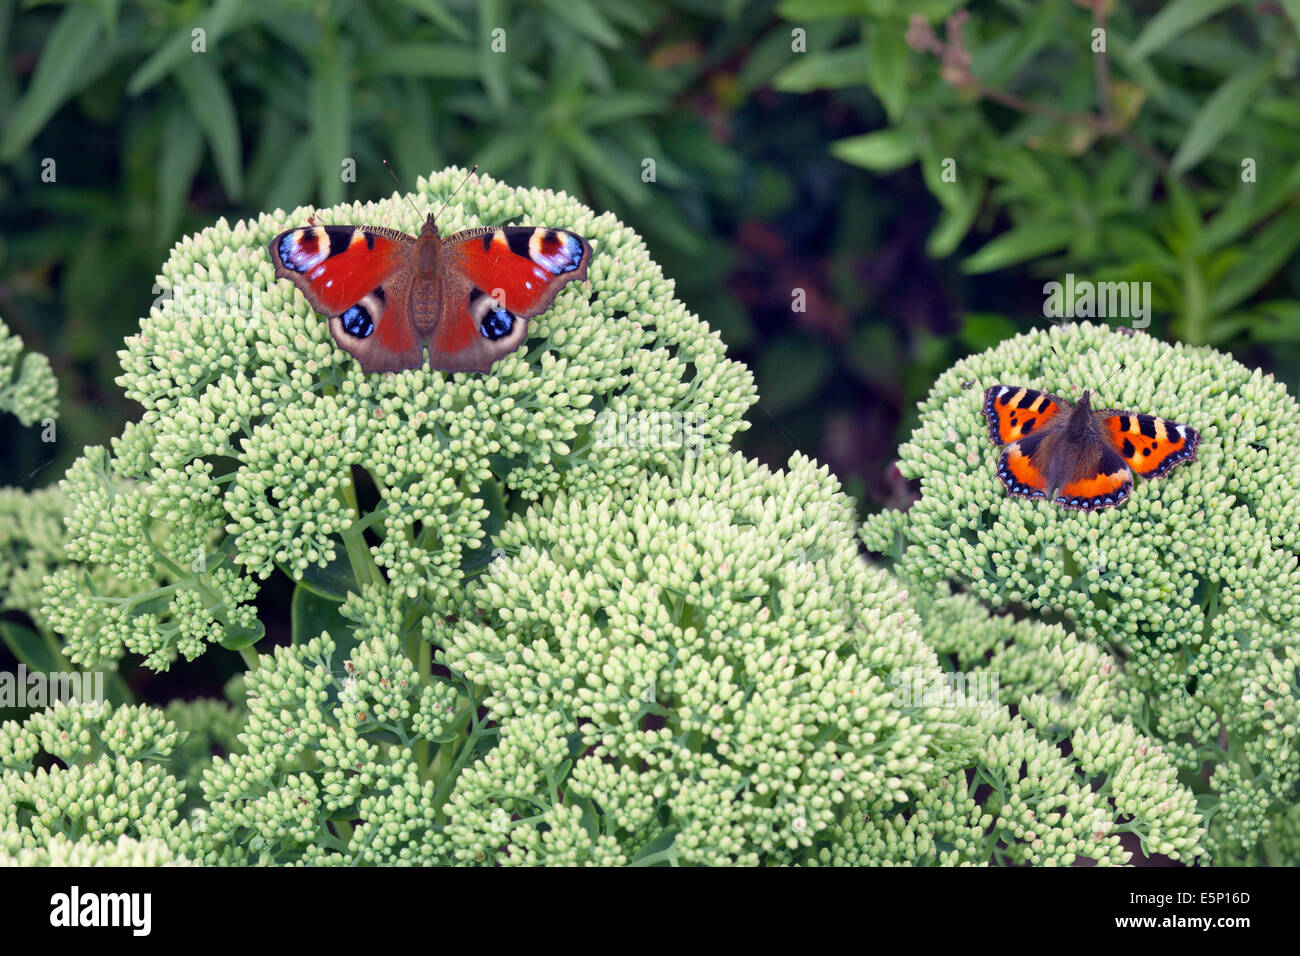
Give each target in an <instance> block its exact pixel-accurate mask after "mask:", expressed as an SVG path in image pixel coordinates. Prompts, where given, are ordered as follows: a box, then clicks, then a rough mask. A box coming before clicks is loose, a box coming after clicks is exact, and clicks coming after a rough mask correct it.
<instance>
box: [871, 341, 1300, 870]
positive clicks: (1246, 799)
mask: <svg viewBox="0 0 1300 956" xmlns="http://www.w3.org/2000/svg"><path fill="white" fill-rule="evenodd" d="M1121 363H1123V364H1124V369H1123V371H1122V372H1119V373H1116V374H1113V375H1112V373H1114V372H1115V369H1116V368H1117V366H1119V365H1120V364H1121ZM1108 377H1109V381H1106V380H1107V378H1108ZM972 381H973V382H974V383H975V385H974V387H966V384H965V383H970V382H972ZM1103 381H1106V384H1105V385H1104V387H1103V386H1102V383H1103ZM1072 382H1073V383H1077V385H1078V386H1079V387H1081V388H1088V387H1093V388H1101V389H1102V393H1101V395H1100V396H1099V397H1098V402H1104V403H1105V404H1106V405H1110V406H1114V407H1118V408H1130V409H1141V410H1144V411H1146V412H1149V413H1152V414H1158V415H1162V416H1167V417H1169V418H1173V419H1176V420H1178V421H1181V422H1187V423H1188V424H1191V425H1193V426H1194V427H1196V428H1198V429H1199V430H1200V432H1201V435H1202V442H1201V446H1200V450H1199V453H1198V460H1197V462H1195V463H1194V464H1191V465H1184V466H1182V467H1180V468H1178V469H1176V470H1175V471H1174V472H1173V473H1171V475H1170V476H1169V477H1167V478H1164V479H1162V480H1160V481H1153V482H1142V481H1139V483H1138V485H1137V487H1136V488H1135V489H1134V492H1133V494H1132V497H1131V498H1130V500H1129V501H1128V502H1127V503H1126V504H1124V505H1122V506H1120V507H1117V508H1109V509H1105V510H1102V511H1099V512H1095V513H1091V514H1087V513H1083V514H1080V513H1067V512H1064V511H1062V510H1061V509H1059V508H1053V507H1051V506H1049V505H1047V504H1045V503H1042V502H1030V501H1026V500H1024V499H1020V498H1012V497H1008V496H1007V495H1006V493H1005V491H1004V489H1003V488H1002V485H1001V483H1000V482H999V481H998V479H997V477H996V475H995V474H994V461H995V459H996V457H997V453H996V451H995V450H994V449H993V447H992V446H991V445H990V444H989V440H988V429H987V424H986V422H985V420H984V417H983V416H982V415H981V413H980V407H981V404H982V401H983V389H984V388H985V387H986V386H989V385H993V384H999V383H1008V384H1023V385H1027V386H1030V387H1034V388H1041V389H1045V390H1047V391H1051V392H1055V393H1057V394H1060V395H1062V396H1063V397H1067V396H1069V395H1071V394H1072V388H1073V386H1072V384H1071V383H1072ZM1296 447H1300V406H1297V404H1296V401H1295V399H1294V398H1293V397H1292V396H1290V395H1289V394H1288V393H1287V390H1286V388H1285V387H1284V386H1283V385H1282V384H1281V383H1279V382H1277V381H1274V380H1273V379H1272V378H1270V377H1269V376H1266V375H1264V374H1262V373H1260V372H1259V371H1252V370H1250V369H1248V368H1246V367H1245V366H1243V365H1241V364H1239V363H1237V362H1235V361H1234V360H1233V359H1232V358H1231V357H1230V356H1227V355H1223V354H1221V353H1219V352H1216V351H1213V350H1211V349H1196V348H1191V347H1186V346H1182V345H1179V346H1169V345H1166V344H1164V343H1162V342H1160V341H1158V340H1156V339H1154V338H1152V337H1150V336H1148V335H1146V334H1144V333H1137V334H1135V335H1131V336H1130V335H1126V334H1120V333H1119V332H1115V331H1111V330H1108V329H1105V328H1102V327H1098V326H1094V325H1089V324H1084V325H1079V326H1070V327H1064V328H1053V329H1051V330H1050V331H1037V332H1034V333H1031V334H1027V335H1022V336H1019V337H1017V338H1015V339H1011V340H1009V341H1007V342H1005V343H1003V344H1001V345H999V346H998V347H996V348H994V349H991V350H989V351H988V352H985V353H983V354H980V355H976V356H973V357H971V358H969V359H966V360H964V361H962V362H959V363H957V365H955V366H954V367H953V368H952V369H950V370H949V371H948V372H947V373H945V374H944V375H943V376H941V377H940V379H939V380H938V382H937V383H936V384H935V386H934V388H933V389H932V391H931V393H930V395H929V396H928V397H927V398H926V400H925V401H924V402H923V403H922V405H921V422H920V424H919V426H918V427H917V429H916V431H915V432H914V433H913V435H912V437H911V439H910V440H909V441H908V442H907V443H906V444H904V445H903V446H902V448H901V449H900V451H899V457H900V462H899V468H900V470H901V471H902V472H903V474H904V475H906V476H907V477H910V478H916V479H919V480H920V488H921V497H920V500H919V501H917V502H916V503H915V504H914V505H913V506H912V507H911V508H910V509H908V510H907V511H906V512H886V513H884V514H882V515H878V516H875V517H873V518H872V519H870V520H869V521H868V522H867V524H866V526H865V528H864V530H863V535H864V538H865V539H866V541H867V543H868V546H869V547H870V548H871V549H872V550H874V551H877V552H880V553H882V554H886V555H889V556H891V557H893V558H894V559H896V562H897V570H898V572H899V573H900V574H901V575H902V576H903V578H904V579H905V580H906V581H908V582H909V587H910V588H912V589H913V590H914V591H917V592H918V593H935V592H936V591H937V590H938V589H941V588H942V587H943V586H945V583H946V582H950V581H952V582H957V583H958V584H960V585H961V586H962V587H963V588H965V589H967V590H968V591H969V592H970V594H972V595H973V596H974V597H976V598H978V599H979V600H980V601H982V602H984V603H985V604H986V605H988V606H990V607H994V608H1016V609H1021V610H1023V611H1025V612H1028V613H1030V614H1033V615H1035V616H1039V617H1043V618H1047V619H1049V620H1061V621H1063V622H1065V624H1066V625H1067V626H1068V627H1069V629H1070V630H1072V631H1074V632H1075V633H1077V634H1079V635H1081V636H1083V637H1085V638H1087V639H1088V640H1090V641H1092V642H1093V643H1094V644H1096V645H1097V646H1098V647H1108V648H1109V647H1114V648H1117V649H1118V651H1119V656H1120V658H1121V660H1122V661H1123V665H1122V666H1123V667H1124V669H1125V672H1126V674H1127V680H1128V683H1129V684H1130V685H1131V687H1132V688H1133V689H1134V690H1135V691H1136V692H1137V696H1136V698H1135V699H1134V700H1133V701H1132V703H1131V705H1130V708H1129V711H1130V714H1131V715H1132V717H1133V718H1134V719H1135V720H1137V721H1139V722H1140V725H1141V726H1144V727H1147V728H1148V729H1149V731H1150V733H1151V735H1152V736H1153V737H1154V738H1156V739H1157V740H1158V741H1160V742H1161V745H1162V746H1163V747H1164V748H1165V749H1166V750H1167V752H1168V753H1169V754H1170V755H1171V756H1172V757H1173V759H1174V760H1175V762H1176V764H1177V766H1178V767H1179V768H1180V769H1181V770H1183V771H1186V772H1194V771H1197V770H1199V769H1201V768H1202V767H1204V766H1206V765H1207V764H1208V765H1209V767H1210V768H1211V770H1212V773H1211V775H1210V777H1209V781H1208V786H1207V788H1206V789H1207V794H1206V799H1207V800H1208V801H1209V803H1208V805H1209V806H1212V807H1213V812H1212V813H1211V815H1210V823H1209V840H1210V845H1211V846H1212V848H1213V853H1214V857H1215V859H1216V860H1219V861H1223V862H1227V861H1231V860H1254V861H1263V860H1267V861H1269V862H1272V863H1281V862H1284V861H1289V862H1293V863H1294V862H1295V861H1297V859H1300V835H1298V834H1297V832H1296V827H1295V824H1294V820H1293V817H1294V814H1293V813H1292V812H1291V810H1290V809H1289V808H1290V807H1291V805H1292V802H1293V800H1294V788H1295V781H1296V778H1297V776H1298V775H1300V750H1297V747H1296V741H1295V727H1296V726H1297V722H1298V719H1300V699H1298V697H1297V693H1296V689H1295V688H1296V684H1297V667H1298V666H1300V626H1298V625H1297V621H1298V620H1300V565H1298V563H1297V558H1298V556H1300V470H1297V467H1296V464H1295V459H1294V457H1293V455H1294V449H1295V448H1296Z"/></svg>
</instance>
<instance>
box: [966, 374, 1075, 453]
mask: <svg viewBox="0 0 1300 956" xmlns="http://www.w3.org/2000/svg"><path fill="white" fill-rule="evenodd" d="M1068 407H1069V406H1067V405H1066V403H1065V402H1063V401H1062V400H1061V399H1059V398H1057V397H1056V396H1055V395H1049V394H1047V393H1046V392H1039V391H1035V390H1034V389H1032V388H1019V387H1017V386H1015V385H990V386H989V387H988V389H986V390H985V392H984V415H985V416H986V417H987V418H988V420H989V438H991V439H993V444H995V445H1009V444H1011V443H1012V442H1014V441H1019V440H1020V439H1022V438H1024V437H1025V436H1026V435H1028V434H1029V433H1030V432H1032V431H1034V430H1035V429H1039V428H1042V427H1043V425H1045V424H1046V423H1047V422H1049V421H1051V420H1052V418H1053V417H1055V416H1056V415H1058V414H1060V412H1061V410H1062V409H1064V408H1068Z"/></svg>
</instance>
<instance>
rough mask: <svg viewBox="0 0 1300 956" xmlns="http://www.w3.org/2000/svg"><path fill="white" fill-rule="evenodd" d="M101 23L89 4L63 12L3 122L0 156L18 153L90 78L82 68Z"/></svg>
mask: <svg viewBox="0 0 1300 956" xmlns="http://www.w3.org/2000/svg"><path fill="white" fill-rule="evenodd" d="M103 26H104V22H103V17H102V16H101V15H100V13H99V12H98V11H96V10H95V9H94V8H93V7H84V6H71V7H68V9H66V10H64V11H63V13H62V14H61V15H60V17H59V19H58V22H57V23H55V24H54V29H52V30H51V31H50V35H49V37H48V38H47V39H46V41H45V46H44V47H43V48H42V49H41V59H40V61H39V62H38V63H37V64H36V71H35V73H33V74H32V81H31V83H30V84H28V86H27V90H26V92H24V93H23V97H22V99H21V100H19V102H18V105H17V106H16V107H15V108H14V112H13V115H12V116H11V117H9V118H8V119H6V121H5V127H6V129H5V134H4V139H3V140H0V159H3V160H12V159H13V158H14V157H16V156H17V155H18V154H19V153H20V152H22V150H23V149H24V148H25V147H26V146H27V144H28V143H30V142H31V141H32V140H33V139H34V138H35V137H36V134H37V133H39V132H40V131H41V129H42V128H43V127H44V126H45V123H46V121H47V120H48V119H49V118H50V117H51V116H53V115H54V113H55V111H56V110H58V108H59V107H60V106H62V105H63V104H64V102H66V101H67V100H68V98H69V97H71V96H72V95H73V94H75V93H76V92H77V91H78V90H79V89H81V88H82V87H83V86H85V85H86V84H88V83H89V82H90V81H91V80H92V79H93V78H94V74H93V72H91V71H87V70H86V69H85V68H84V67H85V66H86V61H87V60H88V59H89V58H90V57H91V56H92V54H93V53H94V52H95V49H96V45H97V44H99V43H100V42H101V34H102V32H103Z"/></svg>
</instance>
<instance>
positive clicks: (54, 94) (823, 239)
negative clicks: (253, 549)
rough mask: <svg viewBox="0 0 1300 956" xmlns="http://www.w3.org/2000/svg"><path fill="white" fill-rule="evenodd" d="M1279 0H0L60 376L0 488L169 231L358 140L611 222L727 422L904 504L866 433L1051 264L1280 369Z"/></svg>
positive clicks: (70, 422) (0, 170) (1283, 259)
mask: <svg viewBox="0 0 1300 956" xmlns="http://www.w3.org/2000/svg"><path fill="white" fill-rule="evenodd" d="M1298 25H1300V0H1279V2H1275V3H1268V2H1238V3H1233V2H1228V0H1173V2H1155V0H1150V2H1147V0H1143V2H1135V3H1131V4H1118V3H1115V2H1113V0H1102V2H1091V0H1000V2H996V3H993V2H975V3H968V4H962V3H960V2H957V0H909V2H903V0H646V2H642V3H636V4H630V3H626V2H624V0H479V2H476V0H402V2H393V3H386V4H367V3H362V2H359V0H322V2H317V3H305V2H298V0H261V2H257V3H252V2H247V0H214V2H212V3H200V2H183V3H165V2H160V0H153V2H141V0H124V2H105V0H84V2H81V0H73V2H65V3H57V2H53V3H50V2H41V0H35V2H31V3H22V2H19V0H0V50H3V64H4V66H3V69H0V120H2V123H0V126H2V129H0V315H3V316H4V318H5V321H6V322H7V323H8V324H9V326H10V327H11V328H12V329H13V331H14V332H15V333H16V334H17V335H19V336H21V338H22V339H23V340H24V342H25V344H26V346H27V347H28V348H29V349H31V350H33V351H35V352H38V353H41V354H44V355H46V356H48V357H49V359H50V361H51V363H52V365H53V369H54V371H55V373H56V375H57V376H58V378H59V379H60V382H61V390H60V411H61V416H60V419H59V433H58V434H59V440H58V441H57V442H55V443H53V444H50V443H43V442H41V441H40V438H39V429H37V428H18V427H15V426H14V425H13V423H12V421H11V422H10V423H9V424H8V425H6V427H5V428H4V429H3V433H2V434H0V458H3V460H4V462H5V465H4V471H3V473H2V474H0V483H8V484H14V485H22V486H24V487H27V488H35V487H40V486H43V485H48V484H49V483H51V482H53V481H55V480H57V479H58V478H59V477H60V476H61V475H62V473H63V471H64V470H65V469H66V467H67V465H68V464H69V463H70V462H71V460H72V459H73V458H74V456H75V455H77V454H78V453H79V452H80V451H81V449H82V447H83V446H84V445H86V444H90V443H102V442H104V441H106V440H107V438H108V437H109V436H110V435H112V434H114V433H115V432H116V431H117V430H118V429H119V428H120V425H121V422H122V421H123V420H125V419H133V418H135V417H137V416H138V413H139V409H138V408H136V407H134V406H133V405H132V404H131V403H130V402H129V401H127V400H126V399H125V398H123V397H122V395H121V391H120V389H118V388H117V387H116V385H115V384H114V382H113V379H114V378H115V376H116V375H117V374H118V373H119V366H118V359H117V350H118V348H119V347H120V345H121V341H122V338H123V336H125V335H127V334H129V333H131V332H132V331H134V330H135V329H136V327H137V324H138V321H139V318H140V316H142V315H144V314H147V312H148V310H149V308H150V304H151V303H152V301H153V299H154V298H155V296H156V295H157V291H156V290H155V288H154V285H153V282H154V276H155V275H156V273H157V272H158V270H159V269H160V267H161V263H162V261H163V258H164V256H165V254H166V250H167V248H168V247H169V246H170V245H171V244H172V243H174V242H175V241H176V240H177V239H179V238H180V237H181V236H183V235H185V234H187V233H191V232H193V231H195V230H197V229H199V228H201V227H203V226H205V225H208V224H210V223H212V222H213V221H214V220H216V219H217V218H218V217H221V216H225V217H227V218H228V219H234V218H239V217H244V216H250V215H254V214H256V213H257V212H259V211H262V210H268V209H274V208H277V207H279V208H284V209H289V208H292V207H294V206H297V205H299V204H303V203H309V204H318V205H322V206H324V205H328V204H334V203H337V202H340V201H342V200H358V201H366V200H370V199H375V198H378V197H381V196H387V195H389V194H391V193H392V191H393V183H392V181H391V179H389V177H388V174H387V173H386V172H385V170H384V169H383V167H382V164H381V160H383V159H388V160H389V161H390V162H391V163H392V164H393V166H394V168H395V169H396V170H397V171H398V173H399V174H400V176H401V177H402V179H403V181H404V184H405V185H406V186H407V187H408V188H410V187H411V186H412V185H413V183H414V180H415V178H416V177H417V176H418V175H422V174H427V173H429V172H430V171H432V170H436V169H441V168H443V167H444V166H446V165H449V164H460V165H465V166H468V165H470V164H473V163H478V164H480V166H481V167H482V168H483V170H484V172H487V173H490V174H491V175H492V176H494V177H496V178H498V179H501V180H504V181H507V182H511V183H515V184H519V185H532V186H539V187H548V188H556V189H563V190H565V191H567V192H570V193H572V194H573V195H575V196H577V197H578V198H580V199H582V200H583V201H584V202H587V203H589V204H590V205H592V206H593V208H598V209H609V210H611V211H613V212H614V213H616V214H617V215H618V216H619V217H621V218H623V219H624V220H625V221H626V222H627V223H628V224H629V225H631V226H632V227H633V228H634V229H636V230H637V232H638V233H640V234H641V235H643V236H644V237H645V238H646V241H647V242H648V243H649V244H650V252H651V255H652V257H653V258H655V259H656V260H657V261H659V262H660V263H661V264H662V265H663V267H664V270H665V273H666V274H667V275H669V276H672V277H673V278H674V279H675V280H676V282H677V285H678V291H679V294H680V295H681V297H682V298H683V300H684V301H685V302H686V303H687V305H688V306H690V307H691V308H692V309H693V310H695V311H697V312H698V313H699V314H700V315H701V316H703V317H704V318H705V320H706V321H708V322H709V323H710V324H711V325H712V326H714V327H715V328H716V329H718V330H719V331H720V333H721V335H722V337H723V340H724V341H725V342H726V343H727V345H728V349H729V351H730V354H732V355H733V356H734V357H736V358H738V359H740V360H742V361H744V362H746V363H747V364H748V365H750V366H751V367H752V368H753V369H754V370H755V372H756V375H757V381H758V391H759V395H760V396H761V402H760V404H759V405H758V406H757V407H756V409H755V410H754V412H753V413H752V415H751V419H752V420H753V422H754V425H755V427H754V428H752V429H751V430H750V431H748V432H746V433H744V435H743V437H742V440H741V443H740V448H741V450H742V451H743V452H744V453H745V454H746V455H749V456H751V457H758V458H760V459H761V460H763V461H765V462H768V463H770V464H773V465H778V466H779V465H780V464H781V463H783V462H784V461H786V460H787V458H788V457H789V455H790V453H791V452H792V451H793V450H798V451H801V452H804V453H807V454H809V455H811V456H814V457H816V458H817V459H819V460H821V461H823V462H826V463H827V464H829V465H830V466H831V468H832V469H833V470H834V471H835V472H836V473H837V474H838V475H839V476H840V478H841V479H842V480H843V481H844V483H845V486H846V489H847V490H848V491H850V492H851V493H852V494H853V495H854V496H855V498H856V499H857V500H858V501H859V503H860V506H861V507H862V509H863V510H864V511H872V510H876V509H878V508H880V507H881V506H884V505H894V506H898V505H903V504H905V503H906V502H907V501H908V500H909V499H910V497H911V490H910V489H909V487H908V486H907V484H906V482H904V481H903V479H902V478H901V477H899V476H898V473H897V471H896V469H894V467H893V465H892V462H893V460H894V457H895V453H896V448H897V445H898V442H899V439H900V437H901V436H902V435H904V434H906V432H907V431H908V430H910V427H911V425H912V424H913V423H914V421H915V403H916V401H917V400H918V399H919V398H920V397H922V396H923V395H924V394H925V392H926V391H927V390H928V388H929V387H930V384H931V383H932V382H933V380H934V379H935V377H936V375H937V374H938V373H939V372H940V371H941V370H942V369H944V368H946V367H948V366H949V365H950V364H951V363H952V362H953V361H955V360H956V359H957V358H959V357H961V356H962V355H964V354H966V353H968V352H970V351H974V350H979V349H983V348H986V347H989V346H991V345H993V344H995V343H996V342H998V341H1000V340H1002V339H1004V338H1006V337H1008V336H1010V335H1012V334H1014V333H1016V332H1018V331H1021V330H1023V329H1025V328H1029V327H1032V326H1034V325H1037V324H1039V323H1044V322H1047V321H1050V320H1049V319H1046V318H1044V315H1043V304H1044V294H1043V285H1044V283H1045V282H1047V281H1061V280H1063V278H1064V276H1065V274H1067V273H1074V274H1076V275H1078V276H1079V277H1081V278H1086V279H1090V280H1094V281H1104V280H1121V279H1123V280H1130V281H1149V282H1150V283H1151V284H1152V290H1153V298H1154V302H1153V313H1152V328H1151V329H1150V331H1151V332H1152V333H1153V334H1156V335H1159V336H1162V337H1165V338H1171V339H1180V340H1184V341H1188V342H1192V343H1212V344H1215V345H1217V346H1220V347H1224V348H1231V349H1232V350H1233V351H1234V352H1236V353H1237V354H1238V356H1239V357H1240V358H1241V359H1242V360H1243V361H1245V362H1247V363H1248V364H1251V365H1255V366H1260V367H1263V368H1264V369H1265V370H1266V371H1273V372H1275V373H1278V374H1279V375H1280V376H1281V377H1282V378H1283V379H1284V380H1285V381H1287V382H1288V383H1290V384H1294V383H1295V381H1296V378H1297V370H1298V369H1300V304H1298V303H1300V268H1298V267H1297V260H1296V256H1295V253H1296V250H1297V246H1298V245H1300V202H1297V200H1298V199H1300V89H1298V88H1297V87H1298V85H1300V84H1298V77H1297V69H1298V68H1300V39H1298V35H1297V26H1298ZM1097 31H1101V32H1100V34H1099V33H1098V32H1097ZM1103 49H1104V52H1102V50H1103ZM949 159H950V160H952V161H953V162H952V163H951V164H945V160H949ZM348 160H351V161H353V163H354V168H355V181H346V176H345V175H344V174H345V173H346V171H347V169H348V165H347V161H348ZM945 171H947V173H948V175H945ZM417 225H418V223H417V222H416V216H415V214H414V213H413V214H412V221H411V224H410V227H411V229H412V230H413V231H414V230H415V229H416V227H417ZM981 384H983V383H981ZM223 676H224V675H223Z"/></svg>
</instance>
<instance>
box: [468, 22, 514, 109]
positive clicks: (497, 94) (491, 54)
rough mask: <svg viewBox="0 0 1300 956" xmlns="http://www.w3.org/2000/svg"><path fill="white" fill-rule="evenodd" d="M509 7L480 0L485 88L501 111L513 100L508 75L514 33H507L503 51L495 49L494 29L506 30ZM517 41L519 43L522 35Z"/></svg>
mask: <svg viewBox="0 0 1300 956" xmlns="http://www.w3.org/2000/svg"><path fill="white" fill-rule="evenodd" d="M505 19H506V17H505V8H504V3H503V2H502V0H480V2H479V5H478V27H479V28H478V39H477V43H478V60H479V72H480V76H481V79H482V82H483V88H484V89H485V90H486V91H487V95H488V99H489V100H491V101H492V105H493V106H495V107H496V108H497V109H498V110H500V109H505V107H506V105H507V104H508V103H509V102H510V82H509V80H508V79H507V76H506V70H507V67H508V66H509V65H510V46H509V44H510V42H511V39H510V33H509V31H507V32H506V34H505V40H506V49H505V52H503V53H498V52H495V51H493V49H492V44H493V43H494V42H495V41H494V38H493V35H492V31H493V30H496V29H498V28H500V29H505ZM514 42H516V43H517V42H519V41H518V38H516V39H515V40H514Z"/></svg>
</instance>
